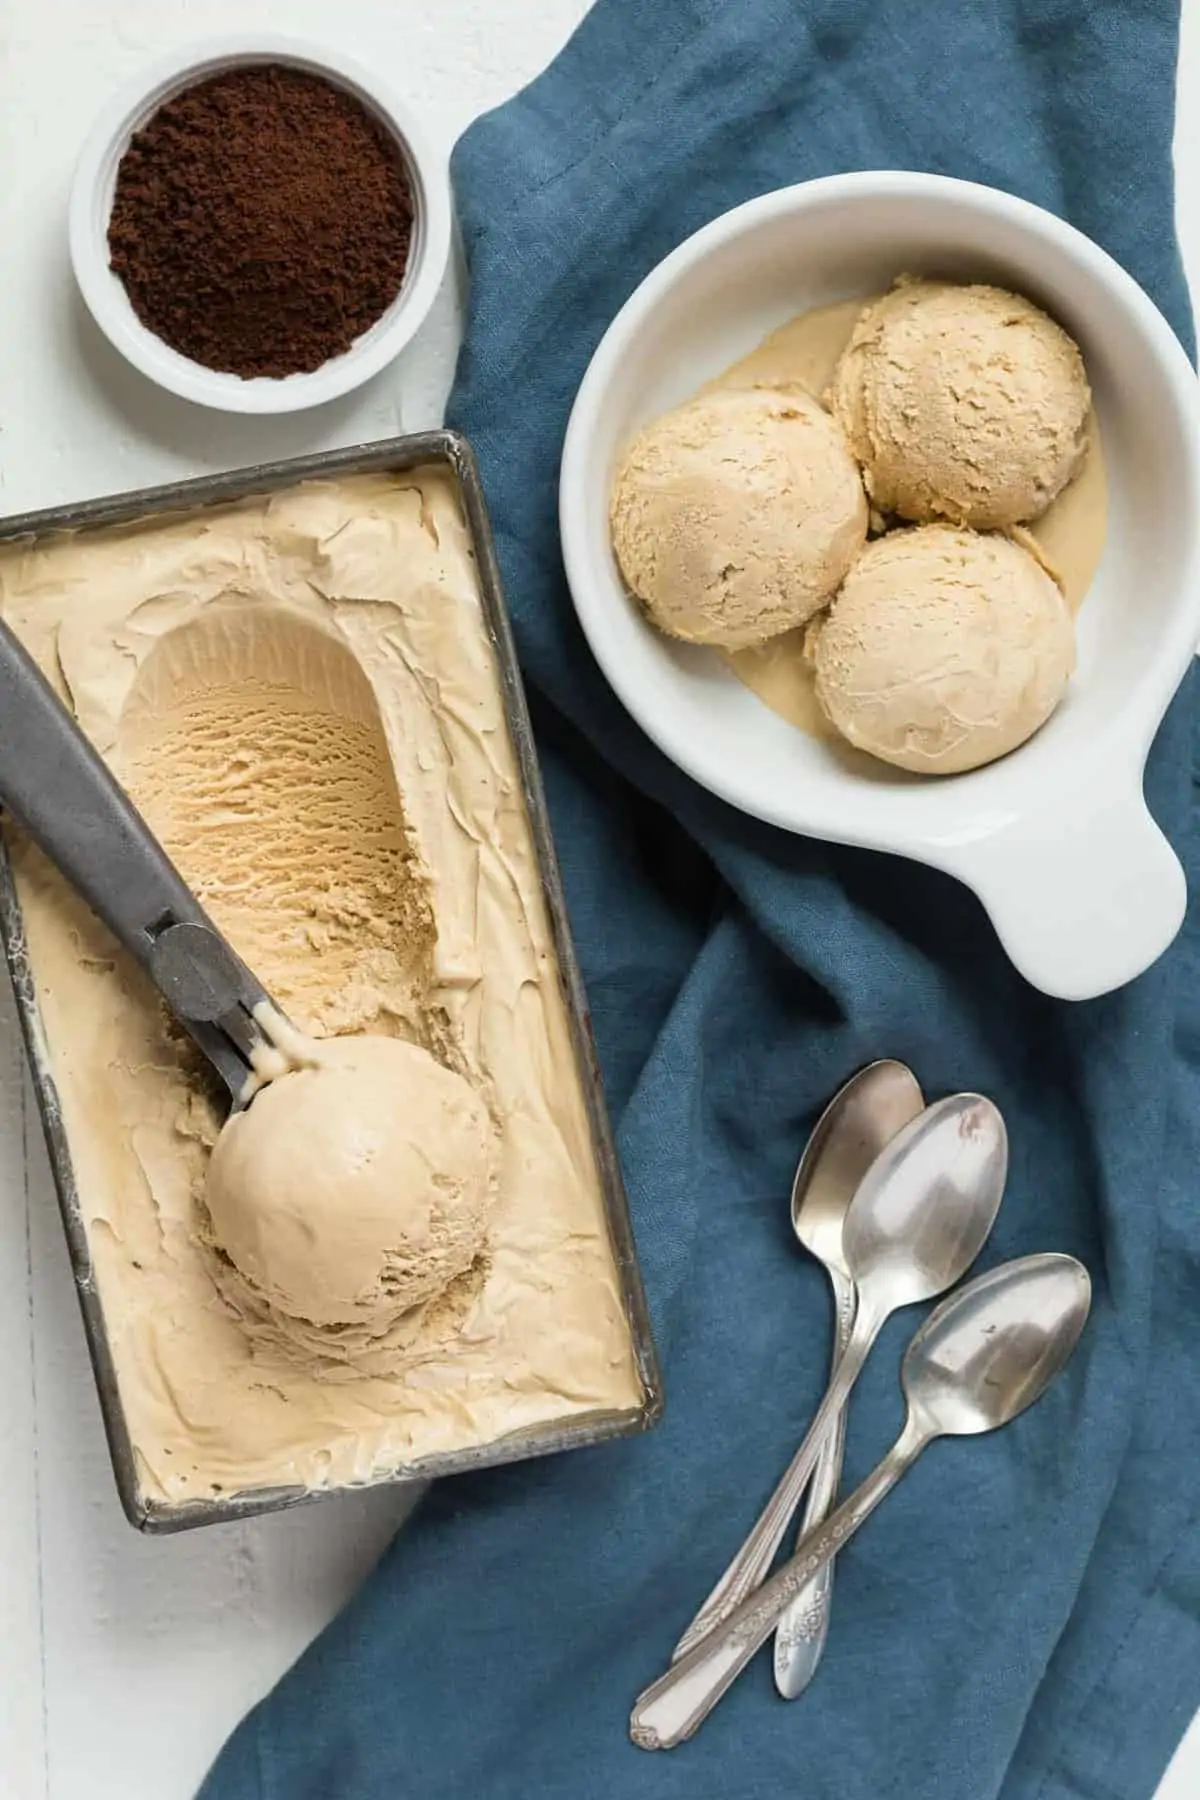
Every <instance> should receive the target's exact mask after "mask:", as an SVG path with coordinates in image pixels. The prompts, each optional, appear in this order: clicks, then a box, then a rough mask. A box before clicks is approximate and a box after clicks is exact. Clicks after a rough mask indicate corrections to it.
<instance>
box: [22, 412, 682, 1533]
mask: <svg viewBox="0 0 1200 1800" xmlns="http://www.w3.org/2000/svg"><path fill="white" fill-rule="evenodd" d="M431 464H442V465H444V466H448V467H449V468H450V469H451V471H452V472H453V474H454V476H455V478H456V481H457V484H458V487H459V491H460V495H461V498H462V504H463V511H464V513H465V516H466V520H467V525H468V529H469V531H470V534H471V539H472V544H473V548H474V553H475V560H476V563H477V565H478V571H479V586H480V591H481V594H482V598H483V610H484V616H485V618H486V621H487V625H488V630H489V632H490V635H491V639H492V645H493V648H494V650H495V653H496V659H497V665H498V668H499V672H500V682H501V688H502V691H503V698H504V705H505V710H506V712H507V715H508V725H509V730H510V732H511V733H512V738H513V743H514V745H515V748H516V753H517V759H518V764H519V767H520V771H521V779H522V784H523V787H524V792H525V802H526V806H527V808H528V813H529V821H530V827H531V830H532V833H533V840H534V845H535V847H536V851H537V856H538V862H539V865H540V869H541V877H542V887H543V890H544V893H545V896H546V903H547V907H548V909H549V915H550V920H551V928H552V932H553V937H554V943H555V947H556V950H557V954H558V966H559V971H560V977H561V981H562V985H563V990H564V993H565V996H566V1001H567V1009H568V1013H569V1016H570V1020H571V1030H572V1035H573V1038H574V1043H575V1055H576V1061H577V1064H578V1068H579V1074H580V1079H581V1081H582V1084H583V1089H584V1094H585V1098H586V1102H587V1110H588V1117H589V1120H590V1124H591V1134H592V1142H593V1146H594V1149H595V1155H596V1160H597V1165H598V1168H599V1171H600V1179H601V1184H602V1188H603V1194H604V1206H605V1211H606V1215H607V1220H608V1228H609V1233H610V1236H611V1241H612V1247H613V1252H614V1256H615V1260H616V1265H617V1272H618V1278H619V1281H620V1287H621V1296H622V1302H623V1306H624V1310H625V1315H626V1318H627V1320H628V1323H629V1330H630V1335H631V1339H632V1344H633V1352H634V1357H635V1361H636V1365H637V1369H638V1373H639V1376H640V1379H641V1383H642V1390H643V1395H644V1398H643V1402H642V1405H641V1406H640V1407H639V1408H637V1409H635V1410H633V1411H623V1412H619V1413H593V1414H588V1415H586V1416H584V1417H581V1418H579V1419H576V1420H573V1421H571V1422H570V1423H567V1424H563V1425H555V1426H549V1427H546V1428H544V1429H529V1430H524V1431H520V1432H515V1433H513V1434H511V1435H509V1436H507V1437H504V1438H500V1439H497V1440H495V1441H493V1442H492V1443H490V1444H484V1445H481V1446H479V1447H477V1448H475V1449H470V1450H463V1451H456V1452H453V1453H450V1454H446V1455H441V1456H431V1457H427V1458H423V1459H421V1460H419V1461H417V1462H414V1463H410V1464H403V1465H401V1466H399V1467H397V1468H395V1469H393V1470H392V1471H390V1472H389V1473H388V1474H387V1475H383V1476H380V1477H378V1478H377V1479H376V1480H375V1481H373V1482H372V1483H371V1484H370V1485H371V1486H380V1485H386V1484H391V1483H402V1482H413V1481H424V1480H430V1479H433V1478H435V1477H437V1476H440V1475H457V1474H461V1473H463V1472H464V1471H465V1470H468V1469H478V1468H484V1467H488V1466H491V1465H495V1464H498V1463H509V1462H518V1461H521V1460H523V1459H524V1458H526V1457H531V1456H545V1455H548V1454H549V1453H550V1452H552V1451H559V1450H571V1449H576V1448H579V1447H581V1446H583V1445H587V1444H596V1443H600V1442H602V1441H603V1440H604V1439H607V1438H613V1437H624V1436H628V1435H629V1434H631V1433H633V1432H637V1431H643V1430H645V1429H646V1428H647V1427H648V1426H650V1425H652V1424H653V1423H654V1422H655V1420H656V1419H657V1418H658V1417H659V1415H660V1413H661V1411H662V1385H661V1377H660V1372H659V1367H658V1359H657V1355H656V1352H655V1348H654V1339H653V1335H652V1333H651V1329H650V1320H649V1315H648V1313H647V1309H646V1299H645V1294H644V1291H643V1288H642V1281H641V1275H640V1272H639V1269H638V1263H637V1253H636V1250H635V1247H634V1240H633V1231H632V1227H631V1225H630V1219H629V1204H628V1200H627V1197H626V1194H625V1187H624V1183H623V1181H622V1179H621V1170H620V1165H619V1163H618V1160H617V1154H616V1149H615V1146H614V1144H613V1137H612V1130H611V1127H610V1124H609V1120H608V1113H607V1109H606V1106H605V1102H604V1094H603V1089H602V1086H601V1082H600V1072H599V1067H598V1064H597V1060H596V1050H595V1044H594V1041H593V1037H592V1030H591V1023H590V1019H589V1015H588V1009H587V1001H586V998H585V995H584V989H583V983H582V980H581V978H580V973H579V964H578V962H577V960H576V956H575V950H574V946H573V944H572V941H571V932H570V926H569V924H568V921H567V912H566V905H565V901H564V899H563V890H562V881H561V878H560V875H559V869H558V861H557V858H556V856H555V852H554V844H553V840H552V838H551V834H550V823H549V819H548V817H547V813H546V802H545V796H544V794H543V791H542V782H541V776H540V773H539V770H538V762H537V753H536V751H535V749H534V744H533V733H532V730H531V727H530V722H529V711H528V708H527V706H526V702H525V692H524V688H523V686H522V683H521V676H520V672H519V670H518V667H517V658H516V651H515V648H514V645H513V639H512V631H511V628H510V626H509V622H508V614H507V612H506V610H505V605H504V599H503V594H502V590H501V583H500V572H499V569H498V567H497V563H496V555H495V550H494V547H493V544H492V535H491V529H490V527H489V524H488V517H487V509H486V506H485V503H484V498H483V489H482V485H481V483H480V479H479V470H478V467H477V465H476V462H475V458H474V454H473V453H472V450H471V447H470V445H469V444H468V443H467V442H466V440H465V439H464V438H462V437H460V436H459V435H458V434H457V433H456V432H452V431H430V432H421V433H417V434H414V435H411V436H406V437H397V438H387V439H384V440H382V441H381V442H379V443H373V444H362V445H355V446H353V447H352V448H350V449H345V450H332V451H325V452H321V453H319V454H317V455H312V456H299V457H292V458H289V459H288V460H286V461H283V462H274V463H262V464H258V465H256V466H255V467H252V468H248V469H235V470H232V471H230V472H229V473H227V474H221V475H212V476H203V477H201V478H200V479H198V480H194V481H179V482H170V483H168V484H167V485H166V486H163V487H154V488H142V489H138V490H136V491H134V492H132V493H126V494H116V495H113V496H112V497H111V498H108V499H102V500H87V501H83V502H82V503H80V504H79V505H75V506H59V507H51V508H49V509H48V510H46V511H44V512H31V513H21V514H17V515H15V516H13V517H10V518H7V519H0V543H10V542H12V541H13V540H14V539H19V538H23V539H30V540H32V539H36V538H44V537H47V536H49V535H51V534H53V533H58V532H75V531H80V530H84V529H94V528H96V527H100V526H105V525H127V524H130V523H133V522H135V521H137V522H145V523H147V524H149V523H152V522H153V521H155V520H157V519H159V518H162V517H164V516H165V515H169V514H175V515H177V514H179V513H181V512H199V511H202V510H203V509H204V508H206V507H209V506H217V505H228V504H231V503H233V502H236V501H239V500H244V499H249V498H251V497H253V496H255V495H260V494H267V493H273V492H278V491H279V490H281V489H283V488H289V487H294V486H296V485H297V484H299V483H300V482H304V481H312V480H320V479H328V478H330V477H334V476H347V475H362V474H372V473H378V472H381V471H386V472H394V473H396V474H402V473H405V472H407V471H409V470H412V469H417V468H424V467H428V466H429V465H431ZM0 938H2V940H3V945H4V954H5V958H6V960H7V963H8V970H9V974H10V976H11V978H12V984H13V991H14V993H15V995H16V1002H17V1011H18V1014H19V1016H20V1020H21V1029H22V1032H23V1034H24V1038H25V1046H26V1049H27V1051H28V1054H29V1062H30V1066H31V1069H32V1073H33V1082H34V1087H35V1089H36V1091H37V1099H38V1106H39V1108H40V1111H41V1115H42V1125H43V1128H44V1130H45V1134H46V1144H47V1147H48V1150H49V1154H50V1164H51V1168H52V1170H53V1173H54V1182H55V1187H56V1189H57V1191H58V1203H59V1208H60V1210H61V1213H62V1220H63V1225H64V1227H65V1230H66V1234H67V1244H68V1246H69V1249H70V1255H71V1267H72V1269H73V1271H74V1276H75V1285H76V1289H77V1291H78V1294H79V1304H80V1307H81V1309H82V1311H83V1321H84V1327H85V1330H86V1333H87V1342H88V1351H89V1354H90V1356H91V1360H92V1367H93V1370H94V1371H95V1376H96V1386H97V1389H98V1391H99V1396H100V1406H101V1410H102V1412H103V1415H104V1427H105V1431H106V1434H107V1437H108V1446H109V1451H110V1454H111V1456H112V1464H113V1470H114V1473H115V1475H116V1480H117V1487H118V1490H119V1492H120V1496H121V1504H122V1506H123V1507H124V1509H125V1513H126V1515H127V1517H128V1518H129V1520H130V1522H131V1523H132V1524H133V1525H135V1526H137V1528H138V1529H139V1530H141V1531H146V1532H158V1533H161V1532H172V1531H182V1530H185V1529H187V1528H188V1527H191V1526H196V1525H213V1524H218V1523H223V1522H225V1521H228V1520H231V1519H244V1518H249V1517H250V1516H252V1515H253V1514H255V1513H266V1512H279V1511H282V1510H283V1509H284V1508H286V1507H291V1506H298V1505H301V1504H303V1503H305V1502H306V1501H309V1500H317V1499H321V1498H322V1497H323V1496H324V1495H326V1494H331V1493H339V1492H346V1491H347V1490H346V1489H345V1488H318V1489H309V1488H297V1487H288V1488H252V1489H246V1490H244V1491H242V1492H241V1493H239V1494H234V1495H230V1496H226V1497H223V1498H221V1499H219V1500H190V1501H186V1502H181V1503H179V1504H176V1505H170V1504H166V1503H162V1502H158V1501H153V1500H150V1501H147V1500H145V1499H143V1498H141V1496H140V1495H139V1492H138V1483H137V1473H136V1466H135V1461H134V1453H133V1445H132V1442H131V1439H130V1436H129V1430H128V1427H127V1424H126V1420H125V1414H124V1409H123V1407H122V1404H121V1396H120V1392H119V1389H118V1385H117V1378H116V1371H115V1366H114V1363H113V1357H112V1351H111V1347H110V1344H109V1341H108V1335H107V1332H106V1330H105V1324H104V1315H103V1311H102V1308H101V1303H100V1296H99V1292H98V1290H97V1286H96V1280H95V1274H94V1270H93V1267H92V1260H91V1253H90V1250H89V1247H88V1238H87V1228H86V1225H85V1222H84V1212H83V1208H82V1206H81V1204H80V1197H79V1193H78V1190H77V1187H76V1183H75V1173H74V1169H73V1167H72V1163H71V1151H70V1145H69V1144H68V1141H67V1134H66V1129H65V1127H64V1123H63V1117H62V1111H61V1107H60V1104H59V1098H58V1092H57V1089H56V1087H55V1082H54V1073H53V1069H52V1066H51V1061H50V1055H49V1049H48V1045H47V1043H46V1039H45V1035H44V1032H43V1030H42V1023H41V1017H40V1014H39V1010H38V1003H37V993H36V986H35V980H34V971H33V968H32V966H31V963H30V958H29V949H28V945H27V942H26V937H25V927H24V921H23V919H22V916H21V906H20V902H19V900H18V898H17V891H16V885H15V882H14V880H13V875H12V869H11V866H10V863H9V859H8V855H7V852H6V850H5V848H4V846H3V844H2V843H0Z"/></svg>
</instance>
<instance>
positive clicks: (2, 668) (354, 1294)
mask: <svg viewBox="0 0 1200 1800" xmlns="http://www.w3.org/2000/svg"><path fill="white" fill-rule="evenodd" d="M0 797H2V798H3V800H4V802H5V804H6V805H8V806H9V807H10V808H11V809H12V811H13V812H14V814H15V815H16V816H17V818H18V819H19V820H20V822H21V824H22V825H23V826H24V827H25V829H26V830H27V831H28V833H29V835H30V836H31V837H32V838H33V840H34V841H35V842H36V843H37V844H38V845H39V847H40V848H41V849H42V850H43V851H44V852H45V854H46V855H47V856H49V857H50V859H51V860H52V861H53V862H55V863H56V864H57V865H58V867H59V868H60V870H61V871H62V873H63V874H64V875H65V876H66V877H67V878H68V880H70V881H71V882H72V884H73V885H74V886H75V887H76V888H77V889H78V890H79V892H80V893H81V894H82V896H83V897H84V899H86V900H87V901H88V903H89V904H90V905H91V906H92V908H93V909H94V910H95V912H96V913H97V914H98V915H99V917H100V918H101V919H102V920H103V921H104V923H105V924H106V925H107V926H108V927H109V929H110V930H111V931H112V932H113V933H114V934H115V936H116V937H117V939H118V940H119V942H120V943H121V944H122V945H123V946H124V948H125V949H126V950H127V951H128V952H130V954H131V955H133V956H134V957H135V958H136V960H137V961H138V963H139V964H140V965H141V967H142V968H143V970H144V971H145V973H146V974H147V975H148V976H149V977H150V980H151V981H152V982H153V983H154V985H155V987H156V988H157V989H158V991H159V992H160V993H161V994H162V996H163V998H164V999H165V1000H166V1001H167V1003H168V1005H169V1006H170V1007H171V1009H172V1011H173V1012H174V1014H175V1015H176V1017H177V1018H178V1019H179V1020H180V1022H181V1024H182V1025H183V1026H184V1027H185V1028H186V1029H187V1031H188V1032H189V1033H190V1035H191V1036H192V1037H193V1039H194V1040H195V1042H196V1044H197V1045H198V1046H199V1048H200V1049H201V1050H202V1051H203V1052H204V1054H205V1055H206V1056H207V1057H208V1058H209V1059H210V1061H211V1062H212V1064H213V1067H214V1068H215V1069H216V1071H217V1073H218V1074H219V1075H220V1076H221V1078H222V1080H223V1081H224V1083H225V1085H226V1087H227V1088H228V1090H229V1096H230V1100H231V1103H232V1109H233V1110H232V1113H231V1116H230V1117H229V1118H228V1119H227V1120H226V1123H225V1126H224V1128H223V1130H222V1132H221V1134H220V1136H219V1137H218V1139H217V1143H216V1146H215V1148H214V1150H213V1154H212V1157H211V1160H210V1163H209V1176H208V1186H207V1196H206V1198H207V1203H208V1210H209V1214H210V1217H211V1220H212V1226H213V1231H214V1234H215V1237H216V1239H217V1241H218V1244H219V1246H220V1248H221V1249H222V1250H223V1251H224V1252H225V1253H226V1255H227V1256H228V1257H229V1259H230V1260H231V1261H232V1262H233V1264H234V1265H235V1266H236V1268H237V1269H238V1271H239V1273H240V1275H241V1276H242V1278H243V1280H244V1281H245V1283H246V1284H247V1286H248V1287H249V1288H250V1290H251V1292H252V1293H254V1294H255V1295H256V1296H259V1297H261V1298H262V1299H263V1300H264V1301H265V1302H266V1303H267V1304H268V1305H271V1306H274V1307H277V1308H278V1309H279V1310H280V1311H282V1312H285V1313H288V1314H292V1315H295V1316H297V1317H299V1318H302V1319H304V1320H306V1321H308V1322H311V1323H313V1324H315V1325H317V1326H331V1327H336V1326H339V1325H353V1324H366V1325H367V1326H368V1327H369V1328H371V1327H373V1326H374V1325H375V1323H376V1322H377V1321H378V1320H382V1321H383V1322H384V1323H385V1324H386V1323H387V1322H388V1321H389V1320H390V1319H391V1318H393V1317H395V1316H396V1315H398V1314H400V1313H402V1312H405V1311H407V1310H409V1309H410V1308H412V1307H413V1306H418V1305H420V1304H421V1303H422V1302H424V1301H426V1300H429V1299H431V1298H432V1297H434V1296H435V1295H436V1294H439V1293H440V1292H442V1291H443V1290H444V1289H445V1288H446V1287H447V1286H448V1285H449V1283H450V1282H451V1281H452V1280H453V1279H454V1277H455V1276H456V1275H459V1274H461V1273H463V1272H464V1271H465V1270H466V1269H468V1268H469V1267H470V1266H471V1265H472V1263H473V1262H474V1261H475V1260H476V1258H477V1257H478V1255H479V1253H480V1250H481V1249H482V1246H483V1241H484V1238H485V1236H486V1230H487V1223H488V1215H489V1212H490V1208H491V1201H492V1188H493V1175H494V1170H493V1138H492V1125H491V1119H490V1115H489V1113H488V1110H487V1107H486V1105H485V1104H484V1102H483V1100H482V1099H481V1098H480V1096H479V1095H478V1094H477V1093H476V1092H475V1090H474V1089H473V1088H472V1087H471V1085H470V1083H469V1082H467V1081H466V1080H465V1079H464V1077H463V1076H461V1075H459V1074H456V1073H455V1072H454V1071H453V1070H451V1069H448V1068H445V1067H443V1066H442V1064H440V1063H438V1062H437V1061H435V1059H434V1058H433V1057H432V1056H431V1055H430V1054H429V1053H428V1051H426V1050H424V1049H422V1048H420V1047H419V1046H417V1045H415V1044H411V1043H408V1042H404V1041H401V1040H398V1039H393V1038H386V1037H371V1036H364V1037H358V1038H345V1039H331V1040H329V1041H327V1042H316V1041H314V1040H312V1039H308V1038H306V1037H304V1036H303V1035H302V1034H301V1033H299V1032H298V1031H297V1030H296V1029H295V1027H293V1026H291V1025H290V1024H289V1022H288V1021H287V1020H286V1019H285V1018H284V1017H283V1015H282V1014H281V1013H280V1012H279V1010H278V1008H276V1007H275V1006H274V1004H273V1003H272V1001H271V999H270V997H269V996H268V995H267V993H266V991H265V990H264V988H263V987H262V985H261V983H260V982H259V981H258V980H257V979H256V977H255V976H254V975H253V974H252V973H251V971H250V970H249V969H248V968H247V967H246V965H245V964H244V963H243V962H242V961H241V959H240V958H239V957H238V956H237V955H236V953H235V952H234V950H233V949H232V948H231V946H230V945H229V944H228V943H227V942H226V941H225V939H224V938H223V937H222V936H221V934H220V932H219V931H218V930H217V928H216V926H215V925H214V924H213V923H212V921H211V920H210V919H209V918H208V916H207V915H206V913H205V912H204V910H203V908H202V907H201V906H200V903H199V901H198V900H197V899H196V897H195V895H194V894H193V893H192V891H191V889H190V888H189V887H188V886H187V884H186V882H185V881H184V880H183V878H182V876H181V875H180V874H179V872H178V870H177V869H176V868H175V866H174V864H173V863H172V862H171V861H170V859H169V858H168V857H167V855H166V853H165V851H164V850H163V849H162V846H161V845H160V844H159V843H158V841H157V839H156V838H155V837H154V835H153V833H152V832H151V830H150V828H149V826H148V825H147V824H146V822H145V820H144V819H143V818H142V817H141V815H140V814H139V813H138V811H137V809H136V808H135V807H134V805H133V803H132V801H131V800H130V799H129V797H128V795H127V794H126V793H125V792H124V790H123V789H122V788H121V786H120V784H119V783H118V782H117V781H116V780H115V779H114V777H113V776H112V774H111V773H110V771H109V770H108V768H107V766H106V765H105V764H104V762H103V761H102V760H101V759H100V757H99V756H97V754H96V752H95V751H94V750H93V749H92V747H91V745H90V743H89V742H88V740H87V739H86V737H85V736H84V734H83V732H82V731H81V730H80V729H79V727H78V725H77V724H76V723H75V720H74V719H73V718H72V717H71V715H70V714H69V713H68V712H67V710H66V708H65V707H64V706H63V705H62V704H61V702H60V701H59V699H58V697H57V695H56V694H55V693H54V691H53V689H52V688H51V687H50V685H49V683H48V682H47V681H46V679H45V677H44V676H43V675H42V673H41V671H40V670H39V669H38V667H37V666H36V664H35V663H34V662H33V661H32V659H31V658H30V657H29V656H28V654H27V653H26V651H25V650H24V649H23V647H22V646H21V644H20V643H19V642H18V641H17V639H16V638H15V636H14V635H13V633H12V632H11V631H10V630H9V629H8V627H7V626H6V625H4V624H2V623H0ZM251 1102H253V1104H251Z"/></svg>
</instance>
